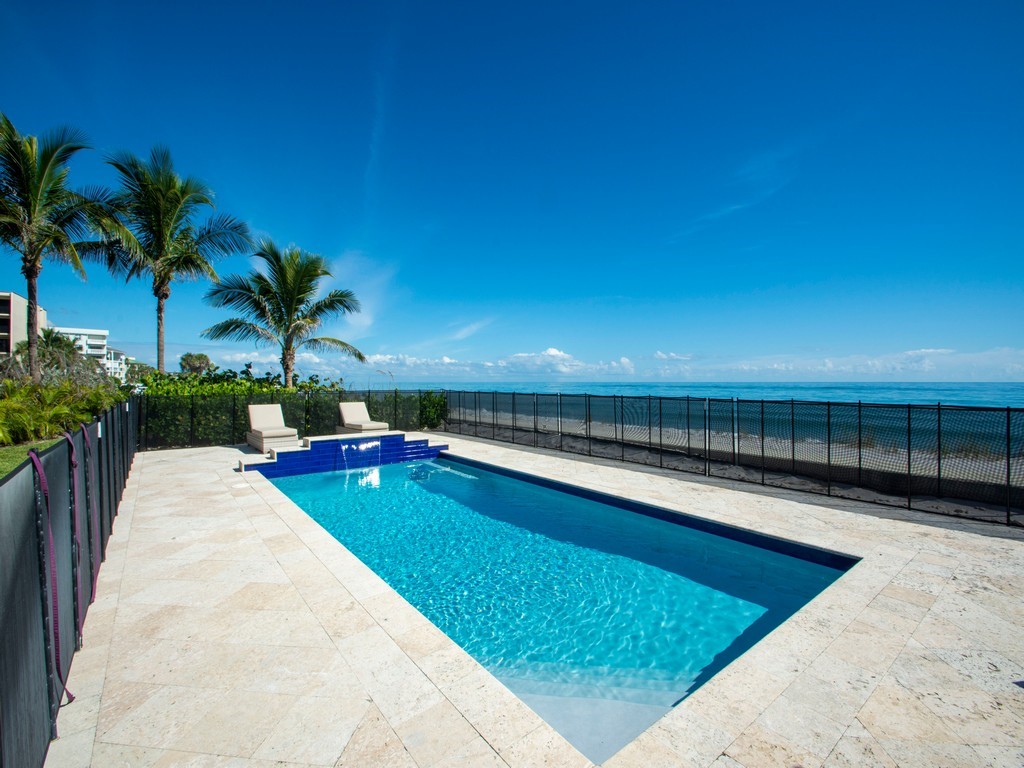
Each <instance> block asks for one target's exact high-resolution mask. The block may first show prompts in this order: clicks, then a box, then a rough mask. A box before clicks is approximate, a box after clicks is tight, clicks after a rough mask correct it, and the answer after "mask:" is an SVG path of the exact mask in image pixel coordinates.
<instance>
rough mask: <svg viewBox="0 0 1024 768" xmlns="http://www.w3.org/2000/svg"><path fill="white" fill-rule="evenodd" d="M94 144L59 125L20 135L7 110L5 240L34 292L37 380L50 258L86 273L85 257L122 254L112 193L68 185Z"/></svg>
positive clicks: (1, 228)
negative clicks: (72, 166) (95, 236)
mask: <svg viewBox="0 0 1024 768" xmlns="http://www.w3.org/2000/svg"><path fill="white" fill-rule="evenodd" d="M87 148H88V144H87V142H86V140H85V136H84V134H82V133H81V132H80V131H77V130H75V129H73V128H66V127H65V128H58V129H56V130H54V131H51V132H50V133H47V134H46V135H44V136H43V137H42V139H41V140H40V139H37V138H36V137H35V136H23V135H22V134H20V133H18V131H17V129H16V128H15V127H14V125H13V124H12V123H11V121H10V120H9V119H8V118H7V116H6V115H4V114H2V113H0V242H3V243H4V244H5V245H6V246H7V247H8V248H10V249H11V250H13V251H15V252H16V253H17V254H18V255H19V256H20V257H21V274H22V275H24V277H25V282H26V287H27V298H28V322H27V323H26V332H27V335H28V345H27V358H28V359H27V362H28V374H29V376H31V378H32V381H34V382H36V383H39V382H40V380H41V378H42V377H41V372H40V367H39V358H38V344H39V286H38V281H39V273H40V272H42V269H43V260H44V259H50V260H53V261H58V262H62V263H65V264H70V265H71V267H72V268H73V269H74V270H75V271H76V272H78V273H79V275H81V276H82V277H83V278H84V277H85V269H84V267H83V266H82V260H83V259H92V258H103V257H104V256H105V257H107V258H108V260H111V262H112V260H113V259H114V258H115V256H114V252H113V251H112V250H111V249H110V248H109V247H108V246H109V243H111V242H112V241H113V240H114V239H115V238H116V237H117V236H118V235H119V234H120V229H119V227H118V225H117V222H116V221H115V220H113V219H112V218H111V217H110V215H109V214H110V210H109V194H110V193H109V192H107V191H106V190H103V189H100V188H92V189H87V190H84V191H80V192H76V191H74V190H72V189H70V188H69V187H68V162H69V161H70V160H71V158H72V157H73V156H74V155H75V154H77V153H78V152H80V151H81V150H83V149H87ZM91 230H99V232H100V233H102V234H103V235H104V237H103V238H102V240H91V241H89V240H85V239H84V238H85V237H86V235H88V234H89V233H90V231H91ZM125 252H127V251H126V250H125V249H122V250H120V251H118V253H119V254H120V253H125Z"/></svg>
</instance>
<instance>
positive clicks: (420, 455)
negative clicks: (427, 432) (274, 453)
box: [245, 435, 448, 478]
mask: <svg viewBox="0 0 1024 768" xmlns="http://www.w3.org/2000/svg"><path fill="white" fill-rule="evenodd" d="M447 449H448V446H447V445H439V446H434V447H431V446H430V444H429V442H428V441H427V440H410V441H408V442H407V441H406V440H405V436H404V435H386V436H383V437H372V438H366V439H364V440H319V441H316V442H314V443H313V444H312V445H311V446H310V447H309V449H308V450H303V451H288V452H286V453H282V454H280V455H278V457H277V461H276V462H274V463H270V464H267V463H261V464H249V465H247V466H246V467H245V468H246V469H247V470H255V471H257V472H260V473H262V474H263V476H264V477H267V478H275V477H287V476H291V475H302V474H309V473H312V472H330V471H335V470H339V469H362V468H365V467H375V466H380V465H381V464H398V463H401V462H403V461H413V460H418V459H435V458H437V455H438V454H439V453H440V452H441V451H444V450H447Z"/></svg>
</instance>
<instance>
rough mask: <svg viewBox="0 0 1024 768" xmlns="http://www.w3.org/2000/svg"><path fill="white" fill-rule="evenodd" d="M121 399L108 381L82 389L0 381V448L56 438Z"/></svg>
mask: <svg viewBox="0 0 1024 768" xmlns="http://www.w3.org/2000/svg"><path fill="white" fill-rule="evenodd" d="M122 399H124V395H123V394H122V393H121V392H120V391H119V390H118V388H117V387H116V386H114V384H113V383H111V382H105V383H103V384H99V385H97V386H92V387H88V386H84V385H81V384H76V383H74V382H71V381H65V382H63V383H61V384H56V385H46V384H31V383H28V382H25V381H14V380H12V379H6V380H4V381H2V382H0V445H14V444H17V443H24V442H29V441H34V440H46V439H49V438H53V437H57V436H58V435H60V433H61V432H64V431H65V430H70V429H74V428H75V427H76V426H78V424H79V423H81V422H88V421H91V420H92V419H93V417H94V416H96V415H98V414H100V413H102V412H103V411H105V410H106V409H107V408H109V407H110V406H112V405H113V404H114V403H117V402H119V401H121V400H122Z"/></svg>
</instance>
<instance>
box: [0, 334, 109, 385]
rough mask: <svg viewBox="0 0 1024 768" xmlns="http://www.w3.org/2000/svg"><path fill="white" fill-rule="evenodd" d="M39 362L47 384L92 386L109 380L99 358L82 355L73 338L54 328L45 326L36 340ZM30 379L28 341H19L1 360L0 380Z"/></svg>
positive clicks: (40, 374) (42, 378)
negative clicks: (7, 355) (71, 383)
mask: <svg viewBox="0 0 1024 768" xmlns="http://www.w3.org/2000/svg"><path fill="white" fill-rule="evenodd" d="M37 361H38V365H39V378H40V382H39V383H41V384H45V385H47V386H56V385H59V384H63V383H64V382H73V383H74V384H77V385H79V386H86V387H92V386H99V385H101V384H105V383H106V381H107V373H106V371H104V370H103V366H101V365H100V362H99V361H98V360H96V359H95V358H92V357H86V356H85V355H83V354H82V353H81V352H80V351H79V349H78V347H77V346H75V342H74V341H73V340H72V339H70V338H68V337H67V336H65V335H63V334H62V333H60V332H59V331H56V330H54V329H53V328H44V329H43V332H42V335H40V337H39V339H38V340H37ZM28 378H30V376H29V366H28V342H27V341H19V342H18V344H17V345H16V346H15V347H14V351H13V353H12V354H11V355H10V356H9V357H7V358H4V359H2V360H0V379H13V380H15V381H19V380H23V379H28Z"/></svg>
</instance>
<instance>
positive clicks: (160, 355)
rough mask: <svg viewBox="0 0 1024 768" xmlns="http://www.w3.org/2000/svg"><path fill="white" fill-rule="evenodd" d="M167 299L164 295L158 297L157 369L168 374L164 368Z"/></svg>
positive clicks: (159, 294)
mask: <svg viewBox="0 0 1024 768" xmlns="http://www.w3.org/2000/svg"><path fill="white" fill-rule="evenodd" d="M166 301H167V297H166V296H164V295H163V294H162V293H158V294H157V296H156V369H157V370H158V371H159V372H160V373H166V372H167V371H166V369H165V368H164V302H166Z"/></svg>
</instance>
